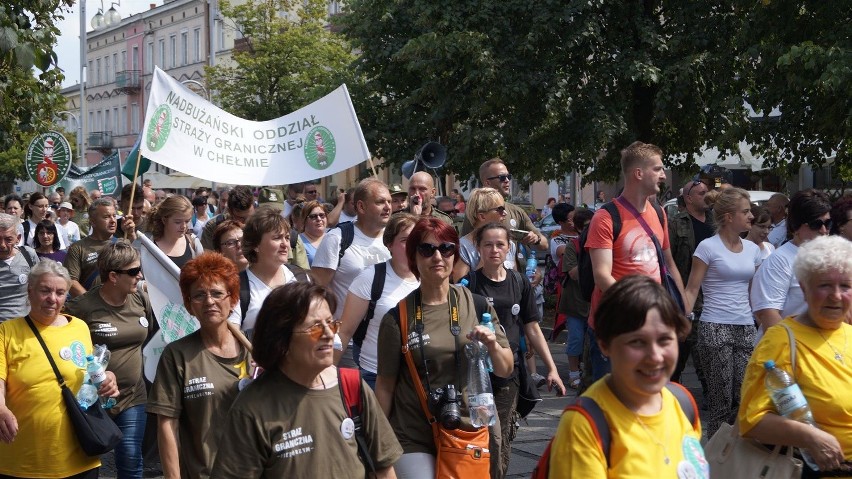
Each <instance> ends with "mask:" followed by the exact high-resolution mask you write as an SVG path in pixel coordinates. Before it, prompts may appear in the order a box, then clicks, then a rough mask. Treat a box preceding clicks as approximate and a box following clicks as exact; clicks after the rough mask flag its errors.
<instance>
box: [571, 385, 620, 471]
mask: <svg viewBox="0 0 852 479" xmlns="http://www.w3.org/2000/svg"><path fill="white" fill-rule="evenodd" d="M565 411H576V412H578V413H580V414H582V415H583V417H585V418H586V420H588V421H589V425H590V426H591V427H592V432H593V433H594V435H595V439H597V440H598V444H599V445H600V446H601V451H603V455H604V458H606V468H607V469H609V467H610V463H609V451H610V446H611V445H612V433H611V432H610V430H609V424H608V423H607V422H606V416H604V413H603V411H602V410H601V407H600V406H598V403H597V402H595V400H594V399H592V398H589V397H586V396H580V397H578V398H577V402H575V403H574V404H572V405H570V406H568V407H566V408H565Z"/></svg>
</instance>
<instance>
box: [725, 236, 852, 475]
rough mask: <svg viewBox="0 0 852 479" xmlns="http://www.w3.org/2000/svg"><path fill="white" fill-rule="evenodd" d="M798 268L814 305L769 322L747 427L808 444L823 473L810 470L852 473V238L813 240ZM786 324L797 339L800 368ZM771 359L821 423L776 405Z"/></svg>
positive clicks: (748, 389)
mask: <svg viewBox="0 0 852 479" xmlns="http://www.w3.org/2000/svg"><path fill="white" fill-rule="evenodd" d="M820 226H821V225H820ZM793 269H794V272H795V274H796V278H798V280H799V285H800V286H801V288H802V293H803V294H804V296H805V302H806V303H807V304H808V310H807V311H806V312H805V313H803V314H800V315H799V316H796V317H792V316H791V317H789V318H787V319H785V320H783V321H781V322H780V323H779V324H778V325H775V326H773V327H771V328H769V329H767V330H766V334H765V335H764V336H763V338H762V339H761V340H760V343H758V345H757V347H756V348H755V350H754V354H753V355H752V357H751V360H750V361H749V364H748V367H747V368H746V374H745V380H744V381H743V389H742V402H741V404H742V407H741V408H740V412H739V424H740V433H741V434H742V435H743V436H745V437H750V438H754V439H757V440H758V441H761V442H765V443H768V444H781V445H784V446H795V447H800V448H803V449H805V450H806V451H807V452H808V453H810V455H811V457H812V458H813V459H814V461H815V462H816V464H817V466H819V468H820V471H821V472H820V473H819V474H822V475H817V473H815V472H813V471H809V470H806V471H805V472H804V474H803V475H802V477H829V476H830V475H832V474H834V472H835V471H836V472H838V473H839V476H843V477H852V462H850V461H852V395H850V394H849V391H850V390H852V348H850V347H849V338H850V337H852V326H850V325H849V324H846V323H845V322H844V321H847V320H848V319H847V318H849V317H850V313H852V243H850V242H849V241H848V240H846V239H844V238H842V237H839V236H823V237H818V238H816V239H814V240H811V241H808V242H807V243H805V244H803V245H802V246H801V247H800V248H799V252H798V254H797V256H796V261H795V263H793ZM785 327H787V328H789V329H790V331H791V332H792V333H793V337H794V338H795V341H796V364H795V368H794V367H793V365H792V361H791V357H790V351H791V348H790V346H789V336H788V334H787V331H786V330H785ZM769 360H773V361H775V364H776V365H777V367H779V368H781V369H783V370H785V371H787V373H788V374H791V375H792V376H793V377H794V378H795V379H796V382H797V383H798V384H799V388H801V391H802V393H803V394H804V396H805V398H806V399H807V401H808V404H809V405H810V408H811V412H812V413H813V418H814V421H815V422H816V424H817V426H818V428H817V427H809V426H807V425H805V424H802V423H800V422H796V421H794V420H792V419H787V418H785V417H783V416H780V415H779V414H778V413H777V412H776V409H775V407H774V406H773V404H772V400H771V399H770V397H769V394H768V392H767V390H766V386H765V378H766V372H765V370H764V367H763V365H764V363H765V362H766V361H769ZM779 439H782V440H781V441H780V443H779ZM805 469H809V468H808V467H807V466H805ZM837 476H838V474H834V475H833V476H832V477H837Z"/></svg>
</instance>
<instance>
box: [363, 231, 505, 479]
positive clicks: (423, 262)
mask: <svg viewBox="0 0 852 479" xmlns="http://www.w3.org/2000/svg"><path fill="white" fill-rule="evenodd" d="M458 248H459V237H458V234H457V233H456V230H455V229H454V228H453V227H452V226H450V225H448V224H446V223H444V222H442V221H441V220H439V219H437V218H423V219H421V220H419V221H418V222H417V223H416V224H415V225H414V228H413V229H412V230H411V233H410V234H409V236H408V241H407V242H406V245H405V255H406V257H407V259H408V264H409V269H410V270H411V271H412V272H413V273H414V275H415V276H416V277H417V278H418V279H420V287H419V288H417V289H416V290H414V291H413V292H412V293H411V294H409V295H408V296H407V297H406V298H405V299H403V300H402V301H400V303H399V305H397V307H396V308H394V309H392V310H391V311H390V312H388V313H387V314H386V315H385V316H384V318H382V323H381V326H380V328H379V340H378V351H377V353H378V366H379V367H378V377H377V379H376V397H377V399H378V400H379V404H380V405H381V407H382V410H383V411H384V412H385V414H386V415H387V416H388V418H389V419H390V423H391V427H393V430H394V431H396V434H397V439H399V443H400V445H402V449H403V455H402V457H401V458H400V459H399V461H398V462H397V463H396V464H395V465H394V469H395V470H396V474H397V476H398V477H401V478H404V477H443V476H442V473H441V472H440V471H436V462H435V459H436V455H437V447H436V444H435V441H436V440H435V437H436V436H437V435H440V434H444V432H443V430H446V429H451V428H449V427H447V426H442V427H443V428H444V429H443V430H440V429H439V430H437V431H436V430H433V427H439V426H437V424H435V425H434V426H433V425H431V424H430V421H429V416H431V415H434V416H435V418H436V419H437V420H438V422H444V421H442V417H443V414H442V411H441V410H442V409H444V408H443V407H442V406H438V407H437V408H434V407H433V408H432V409H433V411H432V412H431V414H427V412H426V411H425V410H424V408H423V406H422V403H421V400H420V398H421V396H420V395H419V394H420V391H419V390H420V388H421V387H422V388H423V389H424V390H425V392H426V393H427V394H429V393H433V392H435V393H438V397H440V398H441V401H439V404H441V405H445V404H449V403H452V402H453V401H454V400H455V399H456V394H453V393H448V392H447V391H448V390H454V391H457V397H458V400H459V402H458V404H457V405H458V413H459V416H460V418H461V422H460V424H459V425H458V431H453V432H454V433H456V434H465V432H468V433H474V434H475V433H476V431H477V428H476V427H474V426H472V425H471V422H470V417H469V413H468V401H467V375H466V373H465V372H466V371H467V369H468V359H467V356H466V355H465V352H464V347H465V345H466V344H467V343H469V342H471V341H472V340H479V341H480V342H482V343H483V344H484V345H485V347H486V348H487V349H488V354H489V356H490V358H491V361H492V363H493V369H494V371H493V372H494V374H495V375H496V376H499V377H504V378H505V377H508V376H510V375H511V374H512V369H513V367H514V361H513V358H512V351H511V349H509V343H508V341H507V340H506V335H505V334H504V333H503V329H502V328H501V327H500V324H499V320H498V318H497V314H496V313H495V312H494V308H493V307H491V306H490V305H489V304H488V303H487V302H486V300H485V298H482V297H481V296H477V297H476V299H474V295H473V294H472V293H471V292H470V291H469V290H468V289H467V288H464V287H459V286H455V285H451V284H450V276H451V275H452V272H453V264H454V263H455V262H456V261H457V260H458ZM477 306H479V307H477ZM403 309H404V312H403V314H401V313H400V311H403ZM483 312H487V313H490V314H491V317H492V318H493V322H494V327H495V330H496V331H497V332H496V334H495V333H494V332H492V331H491V330H490V329H489V328H487V327H485V326H481V325H479V319H480V317H479V316H480V314H481V313H483ZM397 318H399V319H397ZM401 325H404V328H405V329H406V330H407V331H408V333H409V334H408V335H407V339H406V343H407V344H408V346H409V347H410V349H409V351H410V354H411V358H410V359H411V360H412V361H413V363H414V365H415V366H416V368H415V369H416V371H417V377H412V374H410V372H409V371H410V370H409V368H408V363H407V360H406V358H405V357H404V356H403V355H402V353H401V350H402V337H401V332H400V331H401V327H400V326H401ZM450 386H452V388H451V387H450ZM439 388H440V390H439ZM489 429H490V431H489V434H488V435H487V437H488V438H489V440H488V446H489V447H488V449H489V450H490V455H491V463H490V466H491V471H492V472H496V471H498V468H499V466H500V460H499V458H500V423H499V421H496V422H495V423H494V424H493V425H492V426H490V428H489ZM477 438H478V440H481V435H480V436H477ZM487 466H488V465H487V464H486V467H487ZM436 472H437V473H438V475H436ZM486 474H487V471H486ZM483 475H484V474H483ZM491 477H499V475H495V474H491Z"/></svg>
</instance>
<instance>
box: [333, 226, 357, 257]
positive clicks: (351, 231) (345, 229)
mask: <svg viewBox="0 0 852 479" xmlns="http://www.w3.org/2000/svg"><path fill="white" fill-rule="evenodd" d="M336 227H337V228H340V252H339V253H337V265H338V266H339V265H340V260H341V259H343V255H344V254H346V250H347V249H348V248H349V247H350V246H352V242H353V241H354V240H355V223H353V222H351V221H344V222H343V223H338V224H337V226H336Z"/></svg>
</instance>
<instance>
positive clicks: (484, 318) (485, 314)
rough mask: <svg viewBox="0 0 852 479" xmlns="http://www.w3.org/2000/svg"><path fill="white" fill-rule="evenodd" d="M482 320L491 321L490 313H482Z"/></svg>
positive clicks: (484, 321)
mask: <svg viewBox="0 0 852 479" xmlns="http://www.w3.org/2000/svg"><path fill="white" fill-rule="evenodd" d="M482 322H483V323H490V322H491V313H482Z"/></svg>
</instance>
